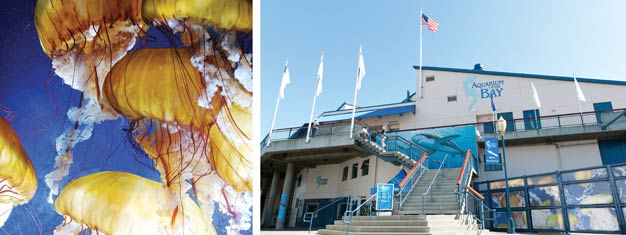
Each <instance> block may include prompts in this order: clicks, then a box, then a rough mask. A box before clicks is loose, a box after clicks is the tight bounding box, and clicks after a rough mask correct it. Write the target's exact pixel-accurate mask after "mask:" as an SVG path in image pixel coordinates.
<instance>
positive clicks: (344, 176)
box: [341, 166, 348, 181]
mask: <svg viewBox="0 0 626 235" xmlns="http://www.w3.org/2000/svg"><path fill="white" fill-rule="evenodd" d="M347 179H348V167H347V166H346V167H344V168H343V176H342V177H341V181H346V180H347Z"/></svg>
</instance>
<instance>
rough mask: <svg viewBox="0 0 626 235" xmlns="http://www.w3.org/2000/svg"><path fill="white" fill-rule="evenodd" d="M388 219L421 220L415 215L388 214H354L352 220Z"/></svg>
mask: <svg viewBox="0 0 626 235" xmlns="http://www.w3.org/2000/svg"><path fill="white" fill-rule="evenodd" d="M389 220H422V221H424V218H420V217H419V216H416V215H388V216H354V217H352V221H389Z"/></svg>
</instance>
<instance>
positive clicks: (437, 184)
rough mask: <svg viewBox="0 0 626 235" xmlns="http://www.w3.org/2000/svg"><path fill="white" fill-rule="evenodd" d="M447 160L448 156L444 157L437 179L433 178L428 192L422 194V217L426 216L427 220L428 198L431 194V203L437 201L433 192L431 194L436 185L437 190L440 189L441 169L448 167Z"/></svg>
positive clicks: (436, 174) (436, 175)
mask: <svg viewBox="0 0 626 235" xmlns="http://www.w3.org/2000/svg"><path fill="white" fill-rule="evenodd" d="M447 159H448V155H447V154H446V155H445V156H444V157H443V160H441V162H440V163H439V169H437V172H436V173H435V177H433V180H432V181H431V182H430V185H428V188H427V189H426V191H425V192H424V193H422V215H423V216H424V218H426V196H427V195H428V194H430V201H431V202H433V201H435V199H434V198H433V192H431V190H432V187H433V185H435V186H436V188H439V173H440V172H441V168H443V167H444V166H445V165H446V160H447ZM434 161H436V160H434Z"/></svg>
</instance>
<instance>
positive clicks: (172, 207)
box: [54, 171, 215, 234]
mask: <svg viewBox="0 0 626 235" xmlns="http://www.w3.org/2000/svg"><path fill="white" fill-rule="evenodd" d="M54 209H55V210H56V211H57V213H59V214H61V215H63V217H64V221H63V224H61V225H59V226H58V227H57V228H56V229H55V234H57V233H58V234H79V233H81V232H82V231H83V230H85V229H88V230H90V231H91V234H99V233H103V234H215V228H214V227H213V226H212V225H211V224H207V223H206V219H205V217H204V215H203V214H202V212H201V210H200V208H199V207H198V206H197V205H196V203H195V202H194V201H193V200H192V199H191V198H189V197H188V196H185V195H183V196H182V197H180V196H179V195H176V194H172V193H171V192H170V191H169V190H167V187H166V186H165V185H164V184H162V183H159V182H155V181H152V180H149V179H145V178H142V177H140V176H137V175H133V174H130V173H126V172H114V171H103V172H98V173H95V174H91V175H87V176H83V177H80V178H78V179H75V180H73V181H71V182H70V183H68V184H67V185H65V187H63V189H62V190H61V193H60V194H59V196H58V197H57V198H56V200H55V202H54Z"/></svg>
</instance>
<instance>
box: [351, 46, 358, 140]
mask: <svg viewBox="0 0 626 235" xmlns="http://www.w3.org/2000/svg"><path fill="white" fill-rule="evenodd" d="M360 56H361V55H360V54H359V57H360ZM359 59H360V58H359ZM360 76H361V67H360V66H359V68H358V69H357V72H356V83H355V85H354V103H352V121H351V122H350V139H352V137H353V133H354V114H355V113H356V94H357V92H358V91H359V90H358V86H359V77H360Z"/></svg>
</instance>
